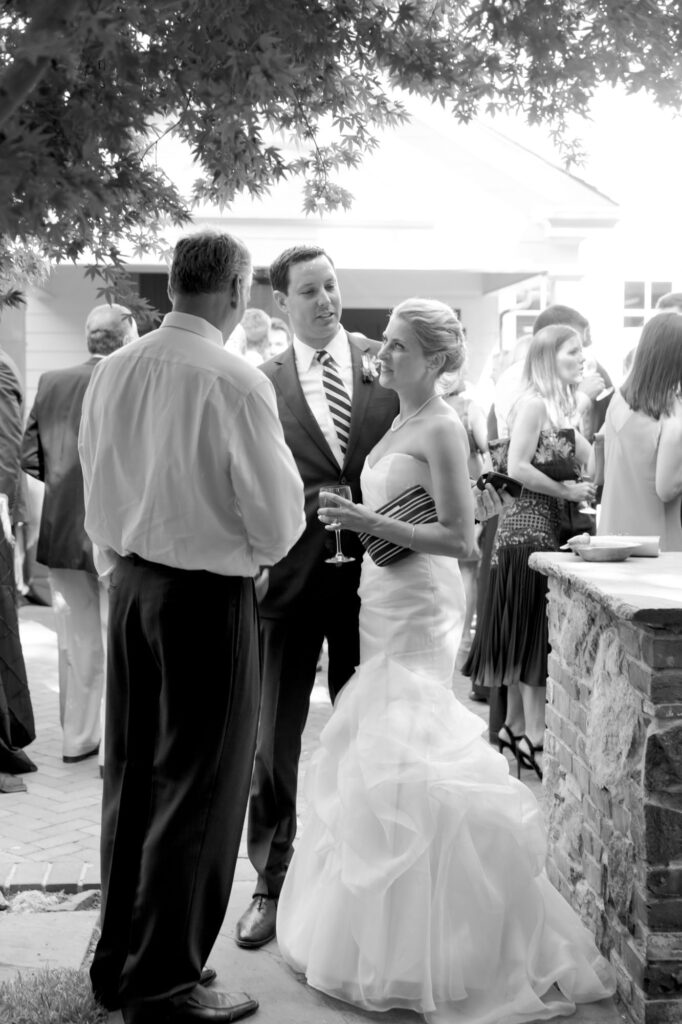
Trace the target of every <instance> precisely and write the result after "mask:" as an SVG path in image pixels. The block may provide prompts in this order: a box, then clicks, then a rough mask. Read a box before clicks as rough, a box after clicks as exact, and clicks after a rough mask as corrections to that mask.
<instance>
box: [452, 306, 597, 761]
mask: <svg viewBox="0 0 682 1024" xmlns="http://www.w3.org/2000/svg"><path fill="white" fill-rule="evenodd" d="M582 368H583V355H582V345H581V342H580V336H579V335H578V334H577V333H576V332H575V331H574V330H573V329H572V328H570V327H563V326H552V327H546V328H544V330H541V331H539V332H538V334H536V335H534V336H533V338H532V340H531V342H530V346H529V349H528V354H527V356H526V360H525V363H524V371H523V378H522V382H523V387H524V390H523V391H522V393H521V395H520V396H519V398H518V399H517V401H516V403H515V405H514V406H513V407H512V409H511V413H510V423H511V437H510V438H509V441H508V442H498V444H497V445H493V444H491V454H492V458H493V463H495V464H496V468H497V469H498V470H499V471H500V472H502V473H508V474H509V475H510V476H512V477H514V478H515V479H517V480H519V481H520V482H521V483H522V484H523V485H524V491H523V493H522V495H521V497H520V498H518V499H517V500H516V502H515V503H514V504H513V505H512V506H511V507H510V508H508V509H506V510H504V512H503V513H502V515H501V516H500V522H499V526H498V530H497V536H496V538H495V550H494V554H493V564H492V568H491V575H490V584H489V588H488V594H487V599H486V604H485V611H484V614H483V621H482V622H480V623H479V625H478V628H477V630H476V636H475V639H474V643H473V647H472V650H471V654H470V656H469V659H468V661H467V663H466V665H465V667H464V673H465V674H466V675H470V676H471V678H472V681H473V682H474V683H478V684H479V685H480V684H483V685H486V686H493V687H499V686H505V687H506V688H507V714H506V720H505V723H504V724H503V725H502V726H501V727H500V728H499V730H498V746H499V748H500V750H501V751H502V750H503V749H505V748H509V749H510V751H511V752H512V754H513V755H514V756H515V757H516V759H517V765H518V771H519V774H520V771H521V767H522V766H523V767H527V768H531V769H533V770H534V771H535V772H536V773H537V774H538V775H539V776H542V770H541V767H540V764H539V761H538V758H537V757H536V754H537V753H538V752H539V751H541V750H542V746H543V736H544V728H545V683H546V679H547V652H548V639H547V613H546V594H547V581H546V579H545V577H544V576H542V575H541V574H540V573H536V572H534V571H533V570H532V569H530V568H529V567H528V557H529V555H531V554H532V553H533V552H534V551H555V550H556V549H557V548H558V547H559V536H558V535H559V515H560V508H561V505H562V503H563V502H564V501H572V502H578V501H582V500H585V499H590V498H592V496H593V495H594V487H593V485H592V484H591V483H588V482H583V481H579V480H577V479H576V477H577V476H578V475H579V472H580V470H581V469H582V468H584V467H586V466H587V463H588V460H589V458H590V446H589V444H588V443H587V441H586V440H585V439H584V438H583V437H581V435H580V434H579V433H578V432H577V431H576V430H575V428H574V426H573V423H574V421H575V412H576V407H577V402H576V391H577V389H578V384H579V383H580V379H581V376H582Z"/></svg>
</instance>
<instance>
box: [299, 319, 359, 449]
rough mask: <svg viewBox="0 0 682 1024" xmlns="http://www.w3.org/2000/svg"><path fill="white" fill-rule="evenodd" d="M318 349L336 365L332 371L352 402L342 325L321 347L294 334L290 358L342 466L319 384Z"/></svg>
mask: <svg viewBox="0 0 682 1024" xmlns="http://www.w3.org/2000/svg"><path fill="white" fill-rule="evenodd" d="M318 351H321V352H329V355H330V356H331V357H332V359H333V360H334V363H335V364H336V371H337V373H338V375H339V377H340V378H341V380H342V381H343V384H344V387H345V388H346V391H347V392H348V397H349V398H350V400H351V402H352V401H353V363H352V360H351V355H350V342H349V341H348V337H347V335H346V332H345V331H344V329H343V327H339V329H338V331H337V332H336V334H335V335H334V337H333V338H332V340H331V341H330V342H329V344H328V345H325V347H324V348H323V349H319V350H318V349H316V348H311V347H310V345H306V344H305V342H303V341H301V340H300V339H299V338H296V337H294V358H295V360H296V371H297V373H298V379H299V380H300V382H301V387H302V389H303V395H304V397H305V400H306V402H307V403H308V405H309V406H310V411H311V412H312V414H313V416H314V417H315V419H316V420H317V423H318V426H319V428H320V430H321V431H322V433H323V434H324V437H325V440H326V441H327V443H328V445H329V447H330V448H331V450H332V452H333V454H334V458H335V459H336V461H337V462H338V464H339V466H342V465H343V460H344V455H343V452H342V451H341V445H340V444H339V438H338V434H337V433H336V427H335V426H334V420H333V419H332V414H331V412H330V411H329V405H328V403H327V397H326V395H325V393H324V387H323V384H322V364H321V363H320V362H319V360H318V359H317V358H316V356H317V353H318Z"/></svg>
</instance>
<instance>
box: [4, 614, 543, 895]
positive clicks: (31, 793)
mask: <svg viewBox="0 0 682 1024" xmlns="http://www.w3.org/2000/svg"><path fill="white" fill-rule="evenodd" d="M20 631H21V640H22V645H23V650H24V657H25V660H26V667H27V671H28V678H29V685H30V688H31V698H32V701H33V709H34V713H35V718H36V733H37V739H36V740H35V742H34V743H33V744H31V746H30V747H28V748H27V751H28V753H29V754H30V756H31V758H32V760H33V761H35V763H36V764H37V765H38V771H37V772H32V773H30V774H28V775H25V776H23V778H24V781H25V782H26V785H27V787H28V792H26V793H6V794H0V886H3V887H4V888H5V889H6V890H8V889H9V890H17V889H32V888H46V889H50V890H58V889H64V890H66V891H74V890H77V889H82V888H94V887H98V886H99V882H100V876H99V832H100V803H101V795H102V783H101V780H100V778H99V769H98V765H97V758H96V757H93V758H89V759H88V760H86V761H82V762H80V763H78V764H64V763H63V762H62V751H61V728H60V725H59V688H58V681H57V638H56V633H55V629H54V621H53V614H52V609H51V608H45V607H41V606H37V605H26V606H24V607H23V608H22V609H21V610H20ZM454 688H455V692H456V693H457V696H458V697H459V699H460V700H462V701H463V702H464V703H466V704H467V706H469V707H470V708H471V709H472V710H473V711H475V712H477V713H478V714H479V715H481V716H482V717H483V718H486V719H487V706H486V705H485V704H480V703H475V702H473V701H470V700H469V697H468V693H469V681H468V680H467V679H465V678H464V677H463V676H461V675H459V674H457V675H456V677H455V682H454ZM330 713H331V707H330V704H329V697H328V695H327V689H326V685H325V673H324V666H323V668H322V671H321V672H320V673H318V677H317V680H316V684H315V688H314V690H313V699H312V703H311V710H310V715H309V718H308V723H307V726H306V730H305V734H304V737H303V750H302V756H301V773H302V774H303V773H304V772H305V769H306V766H307V764H308V762H309V760H310V756H311V753H312V751H313V750H314V749H315V746H316V744H317V740H318V737H319V734H320V732H321V730H322V728H323V726H324V724H325V722H326V721H327V719H328V718H329V715H330ZM524 781H526V782H527V783H528V784H529V785H530V786H531V788H532V789H534V790H535V791H536V793H537V794H538V795H539V790H540V784H539V783H538V782H537V781H536V780H535V777H534V776H533V777H532V778H531V773H528V772H525V773H524ZM300 813H301V814H305V806H304V804H303V802H302V805H301V807H300ZM252 878H253V870H252V868H251V866H250V864H249V862H248V858H247V856H246V847H245V842H244V839H243V838H242V845H241V849H240V859H239V863H238V867H237V873H236V880H237V881H248V880H251V879H252Z"/></svg>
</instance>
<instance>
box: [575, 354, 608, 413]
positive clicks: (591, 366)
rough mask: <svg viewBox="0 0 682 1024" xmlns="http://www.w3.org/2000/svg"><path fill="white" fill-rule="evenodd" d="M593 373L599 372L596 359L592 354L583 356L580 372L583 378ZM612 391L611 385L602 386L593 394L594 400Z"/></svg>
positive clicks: (604, 396) (599, 400)
mask: <svg viewBox="0 0 682 1024" xmlns="http://www.w3.org/2000/svg"><path fill="white" fill-rule="evenodd" d="M595 373H599V363H598V362H597V360H596V359H595V358H594V356H593V355H589V356H585V361H584V363H583V373H582V377H583V380H584V379H585V378H586V377H593V376H594V375H595ZM612 391H613V388H612V387H611V388H606V387H605V388H602V390H601V391H600V392H599V394H598V395H595V397H594V401H595V402H601V400H602V399H603V398H606V397H607V396H608V395H610V394H611V392H612Z"/></svg>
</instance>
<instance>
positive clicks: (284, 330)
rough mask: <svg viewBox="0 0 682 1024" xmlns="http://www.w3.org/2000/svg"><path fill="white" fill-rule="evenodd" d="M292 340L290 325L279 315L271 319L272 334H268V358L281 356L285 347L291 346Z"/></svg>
mask: <svg viewBox="0 0 682 1024" xmlns="http://www.w3.org/2000/svg"><path fill="white" fill-rule="evenodd" d="M291 341H292V334H291V331H290V330H289V325H288V324H287V323H286V322H285V321H284V320H281V319H280V318H279V317H278V316H273V317H272V318H271V319H270V334H269V336H268V355H267V358H268V359H272V358H273V357H274V356H279V355H281V354H282V352H284V351H285V349H288V348H289V345H291Z"/></svg>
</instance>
